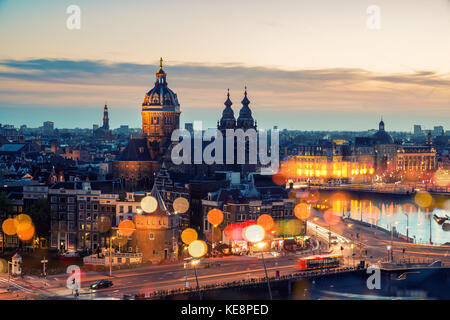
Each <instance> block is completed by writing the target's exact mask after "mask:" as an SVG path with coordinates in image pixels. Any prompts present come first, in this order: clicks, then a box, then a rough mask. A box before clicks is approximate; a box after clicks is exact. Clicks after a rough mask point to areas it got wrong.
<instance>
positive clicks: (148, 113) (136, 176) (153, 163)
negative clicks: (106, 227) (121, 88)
mask: <svg viewBox="0 0 450 320" xmlns="http://www.w3.org/2000/svg"><path fill="white" fill-rule="evenodd" d="M180 113H181V111H180V104H179V102H178V98H177V95H176V93H174V92H173V91H172V90H171V89H169V87H168V84H167V74H166V73H165V72H164V70H163V66H162V58H161V60H160V66H159V70H158V72H157V73H156V81H155V85H154V87H153V88H152V89H151V90H150V91H148V92H147V93H146V94H145V98H144V102H143V103H142V109H141V116H142V134H141V136H140V137H132V138H131V139H130V141H129V142H128V145H127V146H126V148H125V149H124V150H123V152H122V153H121V155H120V157H119V158H118V159H117V161H114V162H113V175H114V178H116V179H121V180H122V182H123V184H124V187H125V188H126V189H128V190H138V189H142V188H147V189H148V188H150V187H151V186H152V184H153V180H154V177H155V175H156V173H157V172H158V171H159V169H160V166H161V164H162V162H163V161H164V160H165V159H168V157H169V156H170V148H171V145H172V143H171V140H170V137H171V134H172V132H173V131H174V130H175V129H178V128H179V126H180Z"/></svg>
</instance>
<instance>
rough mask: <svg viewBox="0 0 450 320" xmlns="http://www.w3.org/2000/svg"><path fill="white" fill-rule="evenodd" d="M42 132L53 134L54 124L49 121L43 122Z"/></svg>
mask: <svg viewBox="0 0 450 320" xmlns="http://www.w3.org/2000/svg"><path fill="white" fill-rule="evenodd" d="M42 130H43V133H44V134H53V130H54V123H53V122H51V121H45V122H44V124H43V126H42Z"/></svg>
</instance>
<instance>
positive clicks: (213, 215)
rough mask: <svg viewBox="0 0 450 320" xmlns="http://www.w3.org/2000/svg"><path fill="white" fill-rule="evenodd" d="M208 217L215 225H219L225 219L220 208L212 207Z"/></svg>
mask: <svg viewBox="0 0 450 320" xmlns="http://www.w3.org/2000/svg"><path fill="white" fill-rule="evenodd" d="M207 219H208V222H209V223H211V224H212V225H213V226H217V225H219V224H221V223H222V221H223V213H222V211H221V210H219V209H211V210H209V212H208V216H207Z"/></svg>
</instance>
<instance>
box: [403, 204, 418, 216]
mask: <svg viewBox="0 0 450 320" xmlns="http://www.w3.org/2000/svg"><path fill="white" fill-rule="evenodd" d="M402 212H403V213H404V214H410V213H414V212H417V207H416V206H415V205H413V204H412V203H409V202H408V203H404V204H402Z"/></svg>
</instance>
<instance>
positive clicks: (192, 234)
mask: <svg viewBox="0 0 450 320" xmlns="http://www.w3.org/2000/svg"><path fill="white" fill-rule="evenodd" d="M197 238H198V234H197V231H195V229H192V228H187V229H184V230H183V232H182V233H181V241H183V242H184V243H185V244H187V245H189V244H191V242H193V241H195V240H197Z"/></svg>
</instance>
